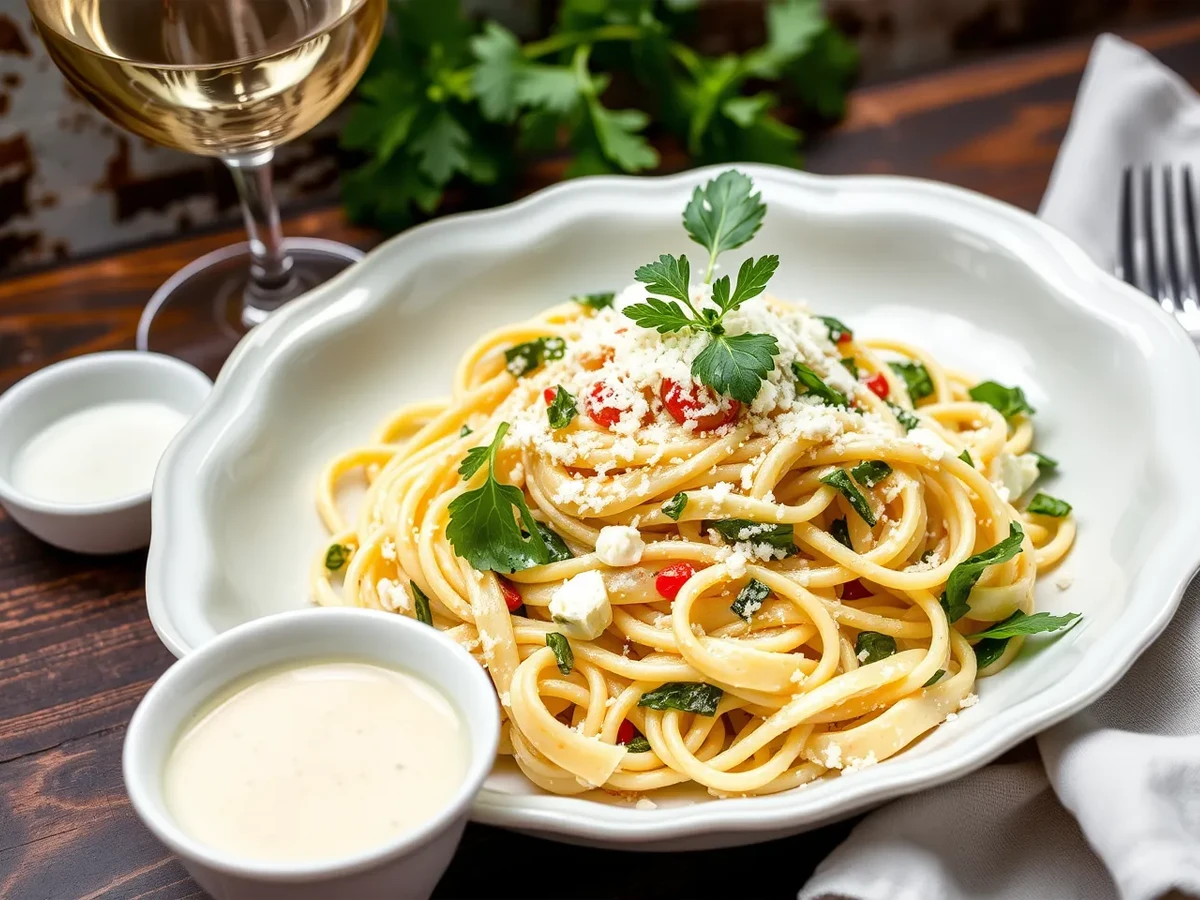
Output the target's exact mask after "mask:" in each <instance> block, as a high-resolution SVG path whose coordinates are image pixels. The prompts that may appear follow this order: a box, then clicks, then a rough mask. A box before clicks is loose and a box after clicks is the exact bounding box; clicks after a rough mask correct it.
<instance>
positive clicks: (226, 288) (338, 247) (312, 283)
mask: <svg viewBox="0 0 1200 900" xmlns="http://www.w3.org/2000/svg"><path fill="white" fill-rule="evenodd" d="M284 246H285V247H286V248H287V252H288V254H289V255H290V256H291V258H292V279H291V281H290V282H289V283H288V284H287V285H286V286H285V287H283V288H281V289H280V290H278V291H274V292H272V293H271V294H269V295H266V296H264V295H262V294H257V295H254V297H253V298H252V299H253V300H254V303H253V304H251V303H249V302H248V301H249V299H251V298H250V297H249V296H248V295H249V294H250V292H251V291H253V290H254V289H253V286H252V285H251V284H250V245H249V244H247V243H241V244H234V245H232V246H229V247H222V248H221V249H220V250H214V251H213V252H212V253H206V254H205V255H204V256H201V257H200V258H199V259H197V260H195V261H194V262H192V263H189V264H188V265H186V266H184V267H183V268H182V269H180V270H179V271H178V272H176V273H175V274H174V275H172V276H171V277H170V278H169V279H167V281H166V282H165V283H164V284H163V285H162V287H160V288H159V289H158V290H157V291H155V292H154V296H153V297H151V298H150V302H149V303H148V304H147V305H146V308H145V309H144V310H143V311H142V318H141V321H139V322H138V330H137V348H138V349H139V350H153V351H154V352H156V353H166V354H168V355H169V356H175V357H178V358H179V359H182V360H184V361H185V362H189V363H191V364H192V365H194V366H195V367H196V368H198V369H200V371H202V372H204V373H205V374H206V375H208V376H209V377H210V378H216V376H217V372H219V371H220V369H221V366H222V365H223V364H224V362H225V358H226V357H227V356H229V354H230V353H231V352H232V351H233V348H234V346H235V345H236V344H237V342H238V341H240V340H241V339H242V336H243V335H245V334H246V332H247V331H249V330H250V329H251V328H253V327H254V326H255V325H257V324H258V323H259V322H261V321H263V320H264V319H266V318H267V316H269V315H270V313H271V311H272V310H273V309H276V308H278V307H279V306H282V305H283V304H284V303H286V302H287V301H289V300H293V299H295V298H296V297H298V296H300V295H301V294H303V293H304V292H305V291H309V290H311V289H312V288H314V287H316V286H317V285H319V284H321V283H322V282H325V281H328V280H329V279H330V278H332V277H333V276H334V275H336V274H338V273H339V272H341V271H342V270H343V269H346V268H348V267H350V266H352V265H353V264H354V263H356V262H358V261H359V260H360V259H362V258H363V253H362V251H361V250H357V249H355V248H354V247H350V246H347V245H346V244H339V243H338V242H336V241H327V240H323V239H321V238H286V239H285V240H284Z"/></svg>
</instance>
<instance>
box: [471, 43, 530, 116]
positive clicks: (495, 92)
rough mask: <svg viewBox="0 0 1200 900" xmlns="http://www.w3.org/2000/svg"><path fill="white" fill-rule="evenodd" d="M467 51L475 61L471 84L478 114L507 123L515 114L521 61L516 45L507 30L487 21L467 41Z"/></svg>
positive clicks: (517, 44) (519, 47)
mask: <svg viewBox="0 0 1200 900" xmlns="http://www.w3.org/2000/svg"><path fill="white" fill-rule="evenodd" d="M471 50H472V52H474V54H475V58H476V59H477V60H479V64H478V65H477V66H476V67H475V76H474V78H473V79H472V82H471V84H472V87H473V88H474V89H475V96H476V97H478V98H479V109H480V111H481V112H482V113H483V115H484V117H485V118H488V119H491V120H492V121H493V122H511V121H512V120H513V119H514V118H516V115H517V97H516V93H517V81H518V80H519V78H520V74H521V65H522V63H523V61H524V60H523V57H522V56H521V44H520V42H519V41H518V40H517V38H516V37H515V36H514V35H513V33H512V32H511V31H509V30H508V29H507V28H504V27H502V26H500V25H497V24H496V23H495V22H488V23H487V24H486V25H485V26H484V29H483V34H479V35H476V36H475V37H473V38H471Z"/></svg>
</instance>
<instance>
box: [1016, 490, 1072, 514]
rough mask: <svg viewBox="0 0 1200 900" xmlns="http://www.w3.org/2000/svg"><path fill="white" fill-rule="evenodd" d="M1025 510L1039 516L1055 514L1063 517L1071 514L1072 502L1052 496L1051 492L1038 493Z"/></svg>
mask: <svg viewBox="0 0 1200 900" xmlns="http://www.w3.org/2000/svg"><path fill="white" fill-rule="evenodd" d="M1025 511H1026V512H1030V513H1033V514H1034V515H1038V516H1054V518H1056V519H1061V518H1062V517H1063V516H1066V515H1069V514H1070V512H1071V504H1070V503H1068V502H1067V501H1066V500H1059V499H1058V498H1057V497H1051V496H1050V495H1049V494H1042V493H1037V494H1034V496H1033V499H1032V500H1030V501H1029V505H1028V506H1027V507H1025Z"/></svg>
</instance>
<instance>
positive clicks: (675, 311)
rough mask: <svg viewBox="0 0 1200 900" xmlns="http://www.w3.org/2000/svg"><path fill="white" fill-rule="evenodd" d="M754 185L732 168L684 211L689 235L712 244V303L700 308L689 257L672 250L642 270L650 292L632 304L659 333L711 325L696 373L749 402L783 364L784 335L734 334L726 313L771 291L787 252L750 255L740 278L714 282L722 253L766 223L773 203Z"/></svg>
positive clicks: (640, 319) (708, 275) (630, 310)
mask: <svg viewBox="0 0 1200 900" xmlns="http://www.w3.org/2000/svg"><path fill="white" fill-rule="evenodd" d="M753 191H754V183H753V182H752V181H751V180H750V179H749V178H748V177H747V176H746V175H743V174H742V173H741V172H738V171H737V170H736V169H730V170H729V171H727V172H722V173H721V174H720V175H718V176H717V177H716V178H714V179H713V180H712V181H709V182H708V183H707V184H705V185H704V186H703V187H698V188H696V190H695V193H693V194H692V199H691V200H690V201H689V202H688V205H687V208H686V209H685V210H684V212H683V227H684V228H685V229H686V230H687V233H688V236H689V237H690V238H691V239H692V240H693V241H695V242H696V243H697V244H699V245H700V246H702V247H703V248H704V249H705V250H706V251H708V261H707V263H706V265H705V270H704V283H705V284H711V285H712V305H711V306H708V305H706V306H703V307H701V308H697V307H696V305H695V304H693V303H692V298H691V277H692V266H691V262H690V261H689V260H688V258H687V257H686V256H678V257H676V256H672V255H670V254H666V253H664V254H663V255H662V256H660V257H659V258H658V259H657V260H656V261H654V262H652V263H647V264H646V265H644V266H642V267H641V268H639V269H638V270H637V271H636V272H635V273H634V278H636V279H637V280H638V281H640V282H641V283H642V284H644V285H646V292H647V293H648V294H650V296H649V297H647V299H646V301H645V302H644V303H634V304H632V305H630V306H627V307H625V310H624V312H625V315H626V316H628V317H629V318H631V319H633V321H634V322H636V323H637V324H638V325H640V326H642V327H643V328H652V329H654V330H656V331H658V333H659V334H672V333H674V332H678V331H684V330H690V331H697V332H707V333H708V334H709V335H710V336H711V339H710V340H709V342H708V344H707V346H705V348H704V349H703V350H701V351H700V353H699V354H698V355H697V356H696V358H695V359H694V360H692V376H693V377H694V378H695V379H696V380H697V381H699V382H700V383H701V384H704V385H707V386H708V387H710V388H712V389H713V390H714V391H716V392H717V393H719V394H727V395H729V396H730V397H733V398H734V399H735V400H740V401H741V402H743V403H750V402H751V401H753V400H754V398H755V397H756V396H758V389H759V387H760V386H761V385H762V382H763V379H765V378H766V377H767V374H768V373H769V372H770V371H771V370H772V369H773V368H774V367H775V356H776V354H778V353H779V342H778V341H777V340H775V337H774V336H773V335H770V334H735V335H729V334H726V333H725V326H724V325H723V322H724V319H725V316H726V315H728V314H729V313H731V312H733V311H734V310H736V309H737V308H738V307H740V306H741V305H742V304H743V303H745V302H746V301H747V300H749V299H750V298H752V297H757V296H758V295H759V294H761V293H762V292H763V291H764V290H766V288H767V282H768V281H769V280H770V279H771V276H772V275H774V274H775V270H776V269H777V268H779V257H778V256H775V255H774V254H771V255H768V256H761V257H759V258H758V259H753V258H751V259H747V260H746V261H745V262H744V263H742V265H741V268H739V269H738V273H737V281H730V278H729V276H728V275H722V276H721V277H720V278H718V279H717V280H716V281H713V280H712V276H713V270H714V268H715V266H716V262H717V257H718V256H720V255H721V254H722V253H724V252H725V251H726V250H734V249H737V248H738V247H741V246H742V245H743V244H745V243H746V242H747V241H749V240H750V239H751V238H752V237H754V235H755V234H756V233H757V232H758V229H759V228H760V227H762V220H763V217H764V216H765V215H766V213H767V205H766V204H765V203H763V202H762V194H756V193H754V192H753ZM680 303H682V304H683V305H682V306H680ZM714 307H715V308H714Z"/></svg>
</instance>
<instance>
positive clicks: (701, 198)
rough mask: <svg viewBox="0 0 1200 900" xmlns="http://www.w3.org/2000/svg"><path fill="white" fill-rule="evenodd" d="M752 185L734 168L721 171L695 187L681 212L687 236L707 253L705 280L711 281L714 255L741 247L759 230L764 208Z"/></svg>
mask: <svg viewBox="0 0 1200 900" xmlns="http://www.w3.org/2000/svg"><path fill="white" fill-rule="evenodd" d="M753 190H754V183H753V182H752V181H751V180H750V179H749V178H748V177H747V176H745V175H743V174H742V173H741V172H739V171H737V170H736V169H730V170H729V171H727V172H722V173H721V174H720V175H718V176H717V177H716V178H714V179H713V180H712V181H710V182H708V183H707V184H705V185H704V186H703V187H697V188H696V190H695V192H694V193H693V194H692V199H691V201H690V202H689V203H688V205H687V208H686V209H684V211H683V227H684V228H685V229H686V230H687V233H688V237H690V238H691V239H692V240H693V241H695V242H696V243H697V244H699V245H700V246H702V247H704V248H706V249H707V250H708V267H707V269H706V270H705V274H704V281H705V282H706V283H707V282H709V281H711V280H712V273H713V266H715V265H716V262H717V256H719V255H720V254H721V253H723V252H724V251H726V250H733V249H736V248H737V247H740V246H742V244H744V243H746V242H747V241H748V240H750V238H752V237H754V235H755V233H757V231H758V229H759V228H761V227H762V221H763V217H764V216H765V215H766V214H767V205H766V204H765V203H763V202H762V194H752V193H751V191H753Z"/></svg>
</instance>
